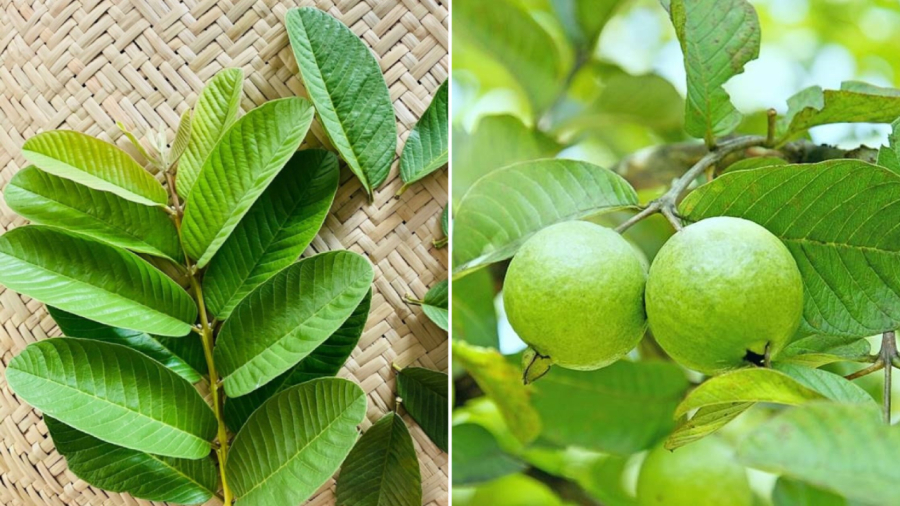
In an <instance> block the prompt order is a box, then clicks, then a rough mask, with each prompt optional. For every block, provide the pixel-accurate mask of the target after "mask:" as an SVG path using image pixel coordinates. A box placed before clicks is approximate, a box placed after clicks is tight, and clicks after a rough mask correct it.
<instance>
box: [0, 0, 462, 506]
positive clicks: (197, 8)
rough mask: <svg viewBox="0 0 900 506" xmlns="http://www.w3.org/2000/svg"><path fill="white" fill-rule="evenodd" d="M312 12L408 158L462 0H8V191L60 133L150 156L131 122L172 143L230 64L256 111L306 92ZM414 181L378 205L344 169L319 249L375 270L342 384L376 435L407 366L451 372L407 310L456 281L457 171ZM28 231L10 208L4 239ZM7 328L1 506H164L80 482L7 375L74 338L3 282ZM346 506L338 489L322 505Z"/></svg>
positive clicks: (437, 495)
mask: <svg viewBox="0 0 900 506" xmlns="http://www.w3.org/2000/svg"><path fill="white" fill-rule="evenodd" d="M301 5H315V6H317V7H318V8H320V9H323V10H325V11H327V12H329V13H330V14H332V15H334V16H335V17H337V18H338V19H340V20H341V21H342V22H344V23H345V24H346V25H347V26H349V27H351V29H352V30H353V32H354V33H356V34H357V35H358V36H360V37H361V38H362V40H363V41H365V43H366V44H368V45H369V46H370V47H371V48H372V50H373V51H374V53H375V54H376V56H377V57H378V58H379V61H380V63H381V69H382V71H383V72H384V75H385V79H386V80H387V83H388V86H389V88H390V93H391V98H392V99H393V102H394V111H395V113H396V117H397V124H398V132H399V136H400V138H399V141H398V155H399V150H400V149H402V146H403V141H404V140H405V139H406V136H407V135H408V133H409V131H410V130H411V129H412V127H413V125H414V124H415V122H416V120H417V119H418V118H419V117H420V116H421V115H422V113H423V112H424V111H425V109H426V107H427V106H428V104H429V103H430V101H431V95H432V93H433V92H434V91H435V90H436V89H437V87H438V85H440V84H441V82H443V81H444V80H445V79H446V78H447V75H448V67H449V65H448V64H449V59H448V53H447V50H448V41H449V38H448V30H447V28H448V24H449V15H448V10H449V1H448V0H366V1H362V0H345V1H342V0H318V1H315V2H313V1H311V0H304V1H298V2H278V1H274V0H199V1H198V0H185V1H184V2H164V1H147V0H130V1H126V0H81V1H66V0H56V1H40V0H36V1H19V0H0V186H3V185H5V184H6V182H7V181H9V179H10V178H11V177H12V175H13V174H14V173H15V172H16V171H17V170H18V169H19V168H21V167H22V166H23V163H24V160H23V158H22V157H21V154H20V152H19V151H20V148H21V146H22V143H23V142H25V140H26V139H27V138H29V137H31V136H33V135H35V134H37V133H39V132H41V131H44V130H50V129H71V130H77V131H79V132H84V133H87V134H90V135H93V136H96V137H99V138H101V139H104V140H107V141H111V142H114V143H115V144H117V145H118V146H119V147H121V148H123V149H125V150H127V151H128V152H130V153H131V154H132V155H134V156H136V157H137V156H138V155H137V153H136V150H134V149H133V148H132V147H131V146H130V145H129V144H128V142H127V140H126V139H125V137H124V136H123V135H122V134H121V132H120V131H119V130H118V129H117V128H116V125H115V122H116V121H121V122H123V123H124V124H126V125H128V126H129V127H131V128H133V129H135V130H136V131H137V132H138V133H140V134H143V133H146V132H148V131H149V130H151V129H153V130H155V129H158V128H159V126H160V125H162V124H164V125H165V126H166V128H167V130H168V132H169V136H170V141H171V139H172V137H174V131H175V128H176V127H177V124H178V120H179V116H180V115H181V113H182V112H184V111H185V110H186V109H188V108H189V107H190V106H192V105H193V104H194V103H195V101H196V99H197V95H198V93H199V92H200V90H201V89H202V88H203V84H204V83H205V82H206V81H208V80H209V79H210V78H211V77H212V76H213V75H214V74H215V73H216V72H217V71H218V70H220V69H222V68H224V67H241V68H243V69H244V73H245V75H246V79H245V81H244V97H243V103H242V108H243V109H244V111H247V110H249V109H251V108H254V107H256V106H259V105H261V104H262V103H263V102H265V101H268V100H272V99H276V98H281V97H288V96H305V95H306V92H305V90H304V88H303V85H302V84H301V83H300V80H299V77H298V73H297V64H296V62H295V61H294V56H293V54H292V52H291V49H290V47H289V44H288V37H287V33H286V32H285V30H284V26H283V20H284V15H285V13H286V12H287V10H288V9H289V8H291V7H295V6H301ZM312 133H313V136H314V137H315V139H316V140H313V141H311V144H319V143H326V142H327V141H326V140H325V139H326V137H325V134H324V131H323V130H322V128H321V127H320V126H319V125H317V124H314V125H313V128H312ZM139 137H141V135H139ZM147 146H148V147H149V144H148V145H147ZM138 159H140V158H138ZM401 185H402V182H401V180H400V177H399V169H398V163H396V162H395V163H394V167H393V170H392V172H391V177H390V178H389V181H388V182H387V183H386V184H385V185H383V186H382V187H381V188H380V189H379V190H378V191H377V192H376V195H375V200H374V203H372V204H370V203H368V202H367V198H366V195H365V192H364V191H363V190H362V188H361V187H360V184H359V182H358V181H357V180H356V179H355V178H354V177H351V174H350V172H349V170H347V169H343V172H342V177H341V186H340V189H339V190H338V192H337V197H336V199H335V203H334V206H333V208H332V209H331V213H330V214H329V216H328V218H327V219H326V221H325V225H324V227H323V228H322V231H321V232H320V234H319V236H318V237H317V238H316V239H315V241H314V242H313V243H312V245H311V246H310V249H309V250H308V251H307V252H306V254H311V253H313V252H319V251H326V250H335V249H349V250H352V251H356V252H358V253H362V254H364V255H367V256H368V258H369V259H370V260H371V262H372V264H373V265H374V266H375V297H374V299H373V303H372V311H371V314H370V315H369V320H368V324H367V325H366V331H365V333H364V334H363V336H362V339H361V340H360V344H359V346H358V348H357V349H356V350H355V351H354V352H353V355H352V356H351V357H350V360H349V361H348V362H347V365H346V366H345V367H344V369H343V370H342V371H341V373H340V376H341V377H345V378H350V379H352V380H354V381H356V382H357V383H359V384H360V385H361V386H362V388H363V389H364V390H365V391H366V392H367V393H368V400H369V403H368V404H369V408H368V415H367V420H366V421H365V422H364V424H363V427H362V428H363V429H367V428H368V427H369V426H370V425H371V424H372V423H374V422H375V421H377V420H378V418H380V417H381V416H382V414H384V413H385V412H387V411H389V410H391V409H393V408H394V407H395V402H394V398H395V376H394V373H393V371H392V369H391V364H396V365H398V366H400V367H406V366H408V365H418V366H422V367H427V368H431V369H437V370H441V371H447V367H448V343H447V335H446V333H445V332H443V331H441V330H440V329H439V328H438V327H436V326H435V325H434V324H432V323H431V322H429V321H428V320H427V318H426V317H425V316H424V315H423V314H422V312H421V310H420V309H419V308H417V307H413V306H409V305H407V304H406V302H405V301H404V296H406V295H411V296H413V297H416V298H421V297H423V296H424V295H425V292H426V291H427V290H428V288H429V287H430V286H432V285H433V284H435V283H437V282H438V281H440V280H442V279H445V278H446V277H447V268H448V255H447V249H446V248H444V249H435V248H434V247H433V246H432V240H433V239H436V238H440V237H442V233H441V230H440V214H441V211H442V209H443V207H444V206H445V205H446V204H447V192H448V183H447V173H446V169H445V170H443V171H441V172H439V173H437V174H434V175H432V176H429V177H427V178H425V179H424V180H422V181H420V182H418V183H416V184H415V185H413V186H412V187H411V188H410V189H409V190H408V191H406V192H405V193H404V194H403V195H402V198H400V199H399V200H397V199H395V198H394V193H395V192H396V191H397V190H398V189H399V188H400V186H401ZM23 224H25V220H23V219H22V218H19V217H17V216H16V215H15V214H14V213H13V212H12V211H11V210H10V209H9V208H8V207H6V206H5V204H0V226H2V228H3V229H4V231H5V230H9V229H11V228H14V227H17V226H21V225H23ZM0 324H2V327H0V421H2V422H0V504H2V505H3V506H13V505H34V504H37V505H45V504H46V505H64V504H65V505H74V504H77V505H96V506H101V505H102V506H113V505H124V504H128V505H135V504H143V505H147V504H151V503H149V502H148V501H142V500H137V499H134V498H132V497H130V496H128V495H125V494H115V493H109V492H105V491H102V490H98V489H94V488H92V487H89V486H88V485H87V484H86V483H85V482H83V481H81V480H79V479H78V478H77V477H76V476H75V475H74V474H72V473H71V471H69V470H68V469H67V468H66V465H65V459H63V458H62V457H61V456H60V455H59V454H58V453H57V452H56V450H55V449H54V447H53V442H52V440H51V439H50V438H49V437H48V435H47V428H46V426H45V425H44V422H43V421H42V420H41V415H40V413H39V412H36V411H35V410H33V409H32V408H31V407H30V406H28V405H27V404H26V403H25V402H23V401H22V400H20V399H19V398H17V397H16V396H15V395H14V394H13V393H12V391H10V389H9V387H8V385H7V384H6V379H5V375H4V374H2V373H3V371H4V370H5V367H6V365H7V364H9V361H10V360H11V359H12V358H13V356H15V355H16V354H18V353H19V352H20V351H22V349H24V348H25V346H27V345H28V344H29V343H32V342H35V341H37V340H40V339H45V338H47V337H48V336H55V335H58V334H59V330H58V329H57V328H56V326H55V325H54V322H53V320H52V319H51V318H50V317H49V316H48V315H47V312H46V310H45V309H44V307H43V306H42V305H41V304H40V303H39V302H37V301H35V300H31V299H29V298H27V297H23V296H20V295H18V294H16V293H14V292H13V291H11V290H6V289H4V288H3V287H0ZM401 412H403V411H402V409H401ZM404 419H405V420H406V422H407V424H408V425H409V426H410V429H411V432H412V435H413V438H414V439H415V444H416V449H417V451H418V455H419V462H420V466H421V470H422V486H423V489H424V500H423V503H424V504H426V505H429V506H434V505H436V506H445V505H447V504H448V502H449V500H448V491H447V490H448V484H447V482H448V480H447V473H448V468H449V463H448V458H447V455H446V454H445V453H443V452H441V451H440V450H438V449H437V447H435V446H434V444H432V443H431V442H430V441H429V440H428V438H427V437H426V436H425V434H424V433H423V432H422V430H421V429H420V428H419V427H418V426H417V425H416V424H415V422H413V420H412V419H411V418H410V417H409V416H408V415H404ZM334 501H335V500H334V482H333V481H329V482H328V483H327V484H325V485H324V486H323V487H322V488H321V489H320V490H319V491H318V492H317V493H316V495H315V496H314V497H313V499H311V501H310V502H309V504H313V505H323V506H324V505H333V504H334ZM209 504H211V505H214V504H219V501H218V500H217V499H213V500H212V501H211V502H210V503H209Z"/></svg>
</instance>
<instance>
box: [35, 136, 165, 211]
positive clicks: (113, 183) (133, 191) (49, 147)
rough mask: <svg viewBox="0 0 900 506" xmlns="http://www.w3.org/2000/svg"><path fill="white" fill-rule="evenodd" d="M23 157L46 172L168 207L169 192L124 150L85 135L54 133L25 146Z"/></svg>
mask: <svg viewBox="0 0 900 506" xmlns="http://www.w3.org/2000/svg"><path fill="white" fill-rule="evenodd" d="M22 156H24V157H25V159H26V160H28V161H29V162H31V163H33V164H34V165H36V166H37V167H38V168H40V169H41V170H43V171H44V172H49V173H50V174H53V175H55V176H59V177H63V178H66V179H71V180H72V181H75V182H76V183H80V184H83V185H85V186H88V187H90V188H93V189H95V190H101V191H107V192H112V193H115V194H116V195H118V196H120V197H122V198H124V199H126V200H130V201H132V202H137V203H138V204H144V205H148V206H154V205H162V206H164V205H166V203H167V202H168V201H169V197H168V195H167V194H166V189H165V188H163V187H162V185H160V184H159V182H158V181H157V180H156V179H154V178H153V176H152V175H150V173H149V172H147V171H146V170H144V168H143V167H141V166H140V165H138V163H137V162H135V161H134V160H133V159H132V158H131V157H130V156H128V153H126V152H124V151H122V150H121V149H119V148H117V147H116V146H113V145H112V144H109V143H108V142H103V141H101V140H99V139H95V138H93V137H90V136H88V135H84V134H82V133H78V132H73V131H70V130H51V131H49V132H43V133H40V134H37V135H35V136H34V137H32V138H30V139H28V140H27V141H25V144H23V145H22Z"/></svg>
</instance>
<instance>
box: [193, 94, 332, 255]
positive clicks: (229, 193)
mask: <svg viewBox="0 0 900 506" xmlns="http://www.w3.org/2000/svg"><path fill="white" fill-rule="evenodd" d="M313 114H314V111H313V108H312V105H311V104H310V103H309V102H308V101H306V100H305V99H302V98H282V99H279V100H272V101H271V102H266V103H265V104H263V105H261V106H259V107H257V108H256V109H253V110H252V111H250V112H249V113H247V115H245V116H244V117H242V118H241V119H239V120H237V122H235V123H234V125H232V126H231V127H230V128H228V130H227V131H226V132H225V133H224V134H223V136H222V139H221V140H220V141H219V142H218V143H217V144H216V145H215V147H214V148H213V150H212V152H210V154H209V157H208V158H207V159H206V161H205V162H204V163H203V168H202V169H201V170H200V175H199V176H198V178H197V182H196V183H195V184H194V187H193V189H192V190H191V193H190V195H189V197H188V200H187V204H186V205H185V208H184V223H183V224H182V228H181V232H182V240H183V242H184V249H185V251H187V253H188V254H189V255H190V256H191V258H193V259H195V260H197V267H198V268H199V267H205V266H206V264H207V263H209V261H210V260H211V259H212V257H213V255H215V254H216V251H218V250H219V248H220V247H222V244H223V243H224V242H225V240H226V239H228V236H229V235H230V234H231V231H232V230H234V228H235V227H236V226H237V225H238V223H239V222H240V221H241V218H243V217H244V215H245V214H246V213H247V211H249V210H250V206H252V205H253V203H254V202H255V201H256V199H257V198H258V197H259V196H260V194H261V193H262V192H263V191H264V190H265V189H266V187H267V186H269V183H271V182H272V180H273V179H274V178H275V176H276V175H277V174H278V172H279V171H280V170H281V168H282V167H284V165H285V164H286V163H287V161H288V160H289V159H290V158H291V156H292V155H293V154H294V152H295V151H297V148H298V147H299V146H300V143H301V142H303V138H304V137H306V131H307V130H308V129H309V125H310V123H311V122H312V119H313Z"/></svg>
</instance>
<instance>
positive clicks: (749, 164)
mask: <svg viewBox="0 0 900 506" xmlns="http://www.w3.org/2000/svg"><path fill="white" fill-rule="evenodd" d="M787 163H788V162H787V160H785V159H784V158H778V157H776V156H759V157H754V158H744V159H743V160H739V161H737V162H734V163H732V164H731V165H729V166H728V167H727V168H726V169H725V170H723V171H722V174H726V173H728V172H737V171H739V170H749V169H758V168H760V167H771V166H773V165H787Z"/></svg>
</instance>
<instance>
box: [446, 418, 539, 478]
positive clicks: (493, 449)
mask: <svg viewBox="0 0 900 506" xmlns="http://www.w3.org/2000/svg"><path fill="white" fill-rule="evenodd" d="M452 456H453V464H452V466H453V485H454V486H460V485H470V484H473V483H481V482H485V481H491V480H495V479H497V478H500V477H501V476H506V475H509V474H513V473H518V472H519V471H522V470H524V469H525V464H523V463H522V462H520V461H519V460H517V459H515V458H513V457H510V456H509V455H507V454H505V453H503V450H502V449H501V448H500V445H499V444H497V440H496V439H494V436H492V435H491V433H490V432H488V431H487V430H486V429H485V428H483V427H481V426H480V425H475V424H474V423H463V424H460V425H454V426H453V455H452Z"/></svg>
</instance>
